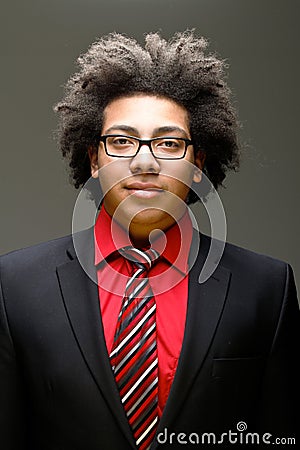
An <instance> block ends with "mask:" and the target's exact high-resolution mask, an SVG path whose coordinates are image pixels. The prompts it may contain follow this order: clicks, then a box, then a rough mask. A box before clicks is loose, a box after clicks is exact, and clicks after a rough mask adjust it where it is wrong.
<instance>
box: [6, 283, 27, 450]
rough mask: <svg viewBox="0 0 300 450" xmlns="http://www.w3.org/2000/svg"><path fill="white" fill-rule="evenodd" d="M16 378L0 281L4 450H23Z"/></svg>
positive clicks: (22, 424) (21, 419)
mask: <svg viewBox="0 0 300 450" xmlns="http://www.w3.org/2000/svg"><path fill="white" fill-rule="evenodd" d="M20 378H21V377H20V373H19V372H18V366H17V361H16V355H15V350H14V345H13V341H12V338H11V335H10V331H9V324H8V321H7V317H6V311H5V304H4V298H3V291H2V285H1V278H0V448H1V449H5V450H24V449H25V444H24V439H23V437H24V420H23V419H24V416H23V414H22V400H21V398H22V395H21V382H20Z"/></svg>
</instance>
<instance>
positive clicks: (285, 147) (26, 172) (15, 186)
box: [0, 0, 300, 286]
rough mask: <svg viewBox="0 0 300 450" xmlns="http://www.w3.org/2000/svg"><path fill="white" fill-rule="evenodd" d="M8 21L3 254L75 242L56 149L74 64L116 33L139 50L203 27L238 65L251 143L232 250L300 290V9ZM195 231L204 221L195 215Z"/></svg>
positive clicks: (234, 183)
mask: <svg viewBox="0 0 300 450" xmlns="http://www.w3.org/2000/svg"><path fill="white" fill-rule="evenodd" d="M6 3H7V4H6V5H5V6H4V5H2V11H1V16H2V19H1V22H2V23H1V27H0V28H1V43H2V51H1V60H2V61H1V91H2V93H1V169H0V170H1V173H0V176H1V178H0V179H1V220H0V224H1V225H0V226H1V234H0V235H1V242H0V253H4V252H7V251H10V250H13V249H17V248H19V247H24V246H28V245H31V244H34V243H38V242H41V241H44V240H48V239H51V238H55V237H58V236H62V235H64V234H67V233H69V232H70V231H71V218H72V210H73V206H74V202H75V198H76V195H77V192H76V191H75V190H74V189H73V188H72V187H71V186H70V185H69V184H68V175H67V172H66V167H65V165H64V163H63V162H62V160H61V156H60V153H59V149H58V148H57V146H56V143H55V141H54V140H53V130H54V129H55V127H56V117H55V115H54V113H53V112H52V106H53V104H55V103H56V102H57V101H58V100H59V99H60V98H61V96H62V92H63V90H62V85H63V84H64V83H65V81H66V80H67V78H68V77H69V75H70V74H71V73H73V72H74V69H75V66H74V61H75V59H76V58H77V56H78V55H79V54H80V53H81V52H84V51H85V50H86V48H87V47H88V45H89V44H90V43H91V42H93V41H94V40H95V39H96V38H97V37H98V36H100V35H102V34H106V33H108V32H111V31H118V32H122V33H127V34H129V35H131V36H133V37H135V38H137V39H138V40H141V41H142V40H143V35H144V33H145V32H147V31H161V32H162V34H163V35H164V36H165V37H169V36H170V35H172V34H173V33H174V32H176V31H183V30H185V29H186V28H196V30H197V32H198V33H199V34H202V35H204V36H206V37H207V38H209V40H210V44H211V45H210V48H211V50H216V51H217V52H218V53H219V54H220V55H221V57H222V58H226V59H227V62H228V63H229V65H230V68H229V85H230V86H231V88H232V90H233V94H234V98H235V103H236V105H237V107H238V111H239V116H240V120H241V122H242V125H243V128H242V130H241V134H240V138H241V141H242V143H243V144H244V151H243V160H242V165H241V169H240V172H239V173H238V174H232V175H230V176H229V177H228V178H227V181H226V186H227V188H226V189H222V190H221V191H220V195H221V198H222V200H223V203H224V207H225V211H226V215H227V221H228V240H229V241H231V242H233V243H236V244H238V245H241V246H244V247H246V248H250V249H253V250H255V251H258V252H260V253H266V254H269V255H271V256H274V257H277V258H280V259H283V260H286V261H289V262H290V263H291V264H292V266H293V267H294V270H295V274H296V278H297V280H298V286H300V256H299V251H298V248H299V234H298V233H299V229H300V226H299V225H300V219H299V207H298V205H299V176H298V173H299V169H300V164H299V163H300V160H299V151H298V147H299V145H298V142H299V125H298V119H299V79H300V77H299V75H300V74H299V33H298V22H299V2H298V1H297V0H294V1H293V0H243V1H242V0H72V1H71V0H69V1H68V0H51V1H49V0H39V1H38V0H36V1H34V0H27V1H26V2H22V1H10V2H6ZM195 210H196V212H197V215H198V220H199V222H200V224H201V223H203V224H204V225H203V228H204V231H206V228H207V223H206V222H207V218H206V217H205V214H203V211H202V210H201V207H196V209H195Z"/></svg>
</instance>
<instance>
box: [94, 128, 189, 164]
mask: <svg viewBox="0 0 300 450" xmlns="http://www.w3.org/2000/svg"><path fill="white" fill-rule="evenodd" d="M109 137H122V138H129V139H135V140H136V141H138V143H139V145H138V148H137V150H136V152H135V154H134V155H111V154H110V153H109V151H108V150H107V146H106V140H107V138H109ZM160 139H178V140H180V141H184V143H185V148H184V153H183V155H182V156H179V157H173V156H171V157H165V156H156V155H155V154H154V152H153V149H152V147H151V143H152V142H153V141H159V140H160ZM99 141H100V142H103V143H104V149H105V153H106V154H107V155H108V156H111V157H113V158H134V157H135V156H136V155H137V154H138V152H139V151H140V149H141V146H142V145H147V146H148V148H149V150H150V152H151V154H152V156H153V158H155V159H168V160H175V159H176V160H177V159H183V158H184V157H185V155H186V152H187V148H188V147H189V146H190V145H194V144H193V141H191V139H187V138H182V137H180V138H179V137H177V136H160V137H155V138H152V139H140V138H138V137H136V136H128V135H123V134H103V135H102V136H100V138H99Z"/></svg>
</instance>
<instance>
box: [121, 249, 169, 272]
mask: <svg viewBox="0 0 300 450" xmlns="http://www.w3.org/2000/svg"><path fill="white" fill-rule="evenodd" d="M119 252H120V254H121V255H122V256H124V258H126V259H128V260H129V261H131V262H132V263H133V264H134V265H136V266H137V267H143V268H144V270H146V271H148V270H150V268H151V267H152V266H153V264H154V263H155V262H156V261H157V259H158V258H159V256H160V255H159V253H158V251H156V250H155V249H154V248H149V249H148V250H141V249H139V248H135V247H131V246H127V247H123V248H121V249H119Z"/></svg>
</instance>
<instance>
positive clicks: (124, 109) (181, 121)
mask: <svg viewBox="0 0 300 450" xmlns="http://www.w3.org/2000/svg"><path fill="white" fill-rule="evenodd" d="M121 125H125V126H130V127H132V128H135V129H137V130H138V131H139V132H141V133H147V134H149V133H150V134H151V131H152V130H154V129H157V128H161V127H166V126H169V127H172V126H173V127H174V128H175V127H179V128H182V129H183V130H184V131H186V132H187V133H188V132H189V119H188V112H187V110H186V109H185V108H184V107H183V106H182V105H180V104H178V103H176V102H175V101H173V100H171V99H168V98H166V97H157V96H154V95H143V94H138V95H133V96H128V97H121V98H118V99H115V100H112V101H111V102H110V103H109V104H108V105H107V106H106V108H105V110H104V115H103V130H102V131H103V133H106V132H107V131H108V129H110V131H112V130H113V129H114V128H115V129H116V131H117V130H118V126H121Z"/></svg>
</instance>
